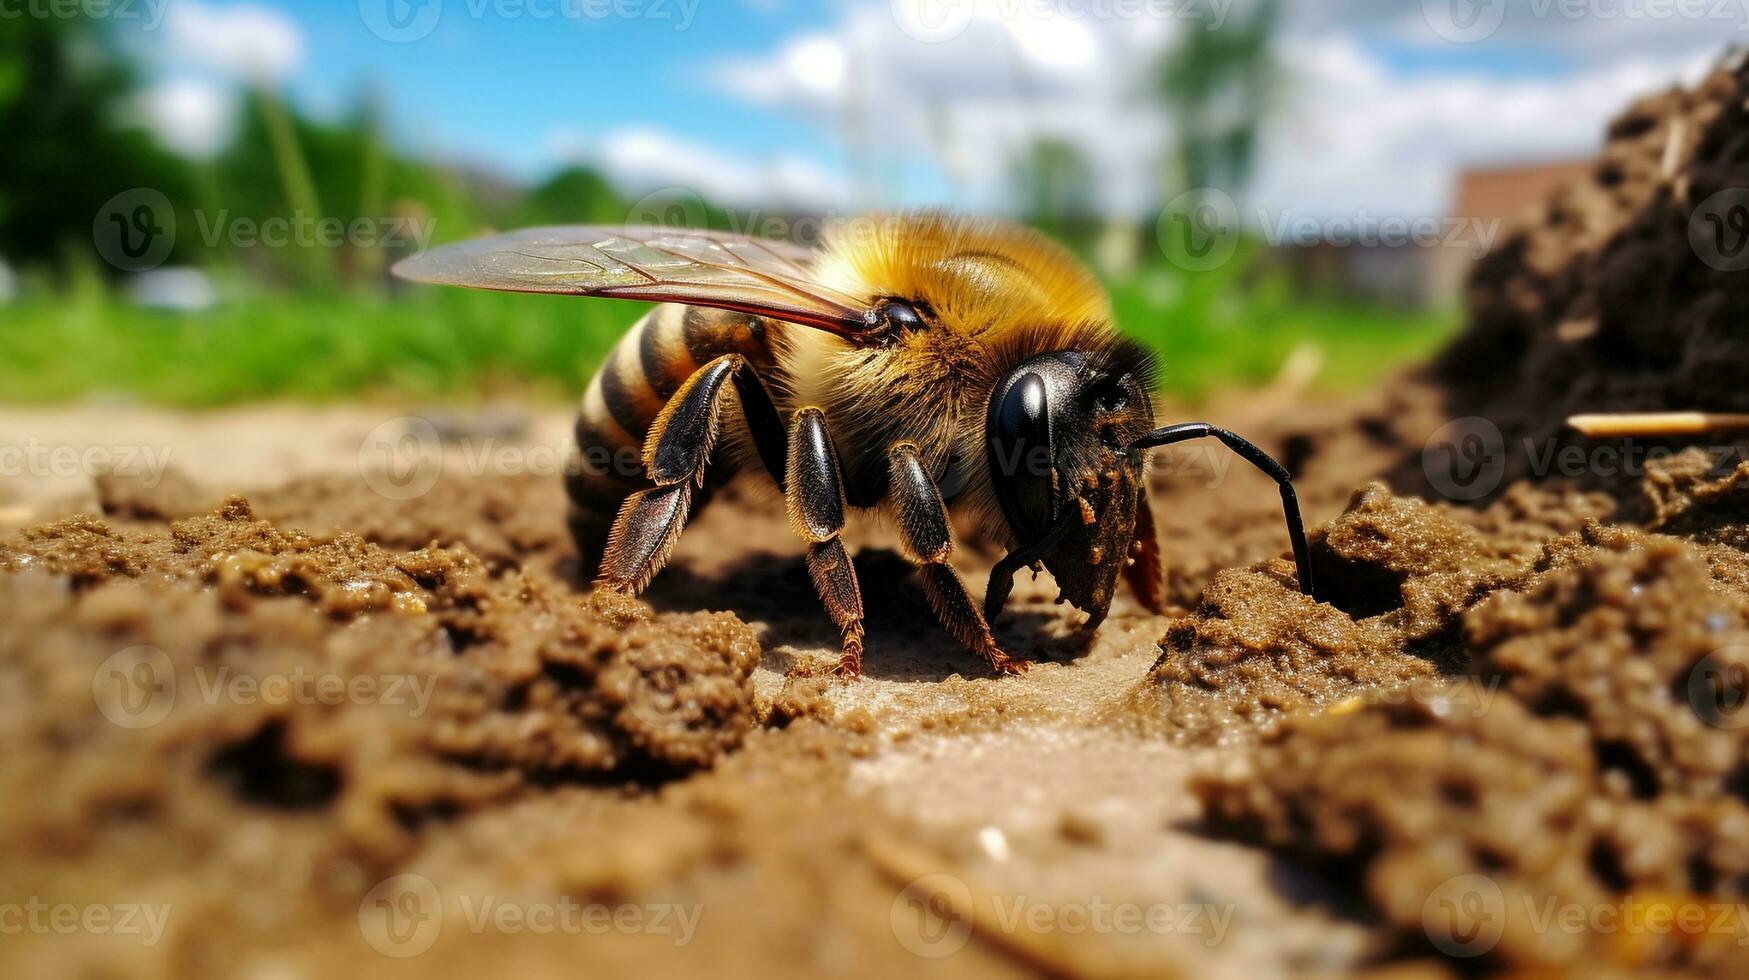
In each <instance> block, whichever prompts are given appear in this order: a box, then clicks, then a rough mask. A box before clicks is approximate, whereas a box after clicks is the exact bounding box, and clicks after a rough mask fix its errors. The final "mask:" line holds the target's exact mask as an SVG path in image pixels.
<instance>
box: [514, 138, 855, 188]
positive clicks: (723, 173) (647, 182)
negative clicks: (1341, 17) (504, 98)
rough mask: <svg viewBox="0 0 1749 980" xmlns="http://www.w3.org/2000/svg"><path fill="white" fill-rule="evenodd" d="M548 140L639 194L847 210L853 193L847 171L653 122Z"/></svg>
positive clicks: (566, 156) (552, 149)
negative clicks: (710, 141)
mask: <svg viewBox="0 0 1749 980" xmlns="http://www.w3.org/2000/svg"><path fill="white" fill-rule="evenodd" d="M546 142H547V152H548V155H549V156H550V157H552V158H553V159H555V160H558V161H561V162H576V163H585V164H589V165H592V166H595V167H598V168H600V169H601V170H602V171H603V172H605V173H606V174H607V176H608V178H609V179H611V180H612V181H613V182H614V184H615V185H616V186H618V187H621V188H623V189H625V190H626V191H628V192H630V193H633V194H647V193H650V192H653V191H658V190H669V189H674V188H679V189H682V190H686V191H690V192H692V193H695V194H698V195H699V196H701V197H703V198H704V199H705V200H707V201H710V202H712V203H718V204H723V205H727V206H731V207H756V206H781V205H789V206H796V207H809V208H844V207H846V206H847V205H848V203H849V201H850V196H851V195H850V188H849V185H848V182H847V181H846V180H845V179H844V178H843V177H842V176H841V175H839V174H837V173H835V172H833V171H831V170H829V169H827V168H824V167H821V166H819V165H818V164H815V163H813V162H812V161H809V160H806V159H803V158H801V157H798V156H795V155H793V154H785V153H780V152H774V153H772V154H770V155H768V156H763V157H760V158H758V159H751V158H747V157H741V156H737V155H735V154H731V153H724V152H723V151H721V150H719V149H717V148H715V147H710V146H706V145H704V144H702V143H696V142H691V141H688V140H684V139H681V138H679V137H676V136H674V135H673V134H670V133H667V132H664V131H662V130H659V129H654V128H648V127H632V128H623V129H615V130H611V131H609V132H607V133H605V134H602V135H601V136H600V137H594V138H592V137H590V136H589V135H588V134H586V133H581V132H578V131H577V130H574V129H559V130H555V131H554V132H553V133H552V134H551V135H550V136H549V137H548V138H547V141H546Z"/></svg>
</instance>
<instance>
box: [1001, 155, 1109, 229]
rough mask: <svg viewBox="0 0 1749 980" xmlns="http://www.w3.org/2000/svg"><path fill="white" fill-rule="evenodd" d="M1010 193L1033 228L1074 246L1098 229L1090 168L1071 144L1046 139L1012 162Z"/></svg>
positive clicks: (1084, 158)
mask: <svg viewBox="0 0 1749 980" xmlns="http://www.w3.org/2000/svg"><path fill="white" fill-rule="evenodd" d="M1011 182H1012V184H1013V188H1014V189H1013V194H1014V197H1015V199H1016V200H1017V201H1019V202H1020V206H1021V213H1022V216H1023V217H1024V218H1025V219H1026V221H1027V222H1028V223H1030V224H1032V225H1033V226H1034V227H1037V228H1039V229H1040V230H1042V231H1044V232H1045V233H1047V234H1049V235H1052V236H1054V237H1056V238H1058V239H1059V240H1061V241H1064V242H1067V243H1070V244H1072V245H1074V246H1076V247H1078V248H1079V247H1084V246H1085V245H1087V243H1088V240H1089V236H1091V235H1092V234H1093V233H1095V231H1096V229H1097V219H1096V218H1095V209H1094V205H1093V169H1092V168H1091V167H1089V166H1088V164H1087V159H1086V157H1084V156H1082V155H1081V151H1080V150H1079V149H1077V148H1076V146H1075V145H1074V144H1073V143H1070V142H1069V141H1067V140H1063V139H1054V138H1047V139H1041V140H1039V141H1037V142H1035V143H1034V144H1033V145H1032V147H1031V149H1030V150H1028V151H1027V153H1026V154H1025V155H1024V156H1022V157H1021V158H1020V159H1019V160H1017V161H1016V162H1015V165H1014V170H1013V173H1012V175H1011Z"/></svg>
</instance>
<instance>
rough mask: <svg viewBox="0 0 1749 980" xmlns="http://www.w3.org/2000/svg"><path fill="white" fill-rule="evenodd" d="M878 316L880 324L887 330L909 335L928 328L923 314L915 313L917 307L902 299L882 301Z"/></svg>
mask: <svg viewBox="0 0 1749 980" xmlns="http://www.w3.org/2000/svg"><path fill="white" fill-rule="evenodd" d="M880 314H881V320H882V322H884V323H885V324H886V325H887V327H888V328H889V329H893V330H902V331H904V332H906V333H910V332H912V331H914V330H926V329H928V328H929V324H928V323H926V322H924V319H923V314H922V313H919V312H918V311H917V307H916V306H914V305H912V304H911V303H909V302H906V301H905V300H902V299H886V300H882V301H881V305H880Z"/></svg>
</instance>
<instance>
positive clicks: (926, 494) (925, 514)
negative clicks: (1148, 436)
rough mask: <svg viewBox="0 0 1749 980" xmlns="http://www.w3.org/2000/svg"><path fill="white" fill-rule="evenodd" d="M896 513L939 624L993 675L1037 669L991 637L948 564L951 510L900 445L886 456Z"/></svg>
mask: <svg viewBox="0 0 1749 980" xmlns="http://www.w3.org/2000/svg"><path fill="white" fill-rule="evenodd" d="M887 465H888V469H889V472H890V476H891V479H890V480H889V490H888V492H889V493H890V494H891V495H892V500H893V511H894V513H895V514H896V515H897V517H898V524H899V535H900V539H901V545H902V547H903V549H904V552H905V557H906V558H907V559H909V560H911V561H912V562H914V563H915V564H916V565H917V566H918V568H919V570H920V571H921V572H922V574H923V590H924V592H925V593H927V594H928V596H929V605H930V607H931V608H933V609H934V610H935V615H936V618H938V619H940V620H941V624H942V625H943V626H945V627H947V631H948V632H949V633H952V634H953V636H954V638H955V639H957V640H959V641H960V642H961V643H963V644H965V645H966V646H967V647H969V648H971V650H972V652H973V653H976V654H978V655H979V656H981V657H983V658H984V660H985V661H987V662H988V663H989V664H990V667H991V669H992V670H996V671H998V672H1000V673H1005V674H1018V673H1021V672H1022V671H1024V670H1026V669H1027V668H1028V667H1030V666H1032V661H1030V660H1015V659H1013V658H1011V657H1009V656H1008V655H1007V654H1006V653H1003V652H1002V648H1001V647H999V646H997V645H996V638H995V637H994V636H993V635H991V633H990V624H989V623H988V622H986V621H985V619H984V614H983V613H982V612H980V611H979V610H978V606H977V603H975V602H973V601H972V597H971V596H970V595H969V594H967V592H966V585H965V583H964V582H963V581H961V580H960V576H959V573H958V572H956V571H954V568H953V566H952V565H950V564H948V562H947V556H948V555H949V554H951V553H952V552H953V528H952V527H951V526H950V525H949V524H948V519H947V504H946V503H944V502H943V501H942V499H941V490H940V489H939V488H938V487H936V485H935V480H934V479H932V478H931V477H930V476H929V471H928V470H926V469H924V468H923V461H922V459H921V458H920V454H919V452H918V450H917V447H916V446H915V445H913V444H912V443H908V442H900V443H895V444H894V445H893V447H892V448H891V449H889V450H887Z"/></svg>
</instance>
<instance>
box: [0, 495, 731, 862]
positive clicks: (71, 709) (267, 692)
mask: <svg viewBox="0 0 1749 980" xmlns="http://www.w3.org/2000/svg"><path fill="white" fill-rule="evenodd" d="M0 570H3V571H4V572H6V574H0V591H3V592H4V593H5V596H6V597H5V602H4V605H5V606H6V608H7V609H9V610H11V612H10V613H9V615H8V616H7V618H6V620H5V622H4V624H3V625H0V650H3V651H4V656H0V671H3V674H4V676H3V678H0V690H4V691H6V692H8V695H9V697H8V701H9V706H8V710H7V711H5V712H4V715H5V721H4V722H3V723H0V724H4V726H5V728H6V730H7V733H8V734H9V735H10V736H11V737H10V739H9V745H10V746H11V748H10V750H9V752H8V754H7V757H8V764H7V765H6V766H5V767H0V771H3V773H4V777H3V778H4V779H5V782H6V783H7V792H6V796H7V797H8V798H9V799H11V800H13V801H15V804H16V805H15V806H13V807H11V808H9V813H8V819H7V820H6V821H5V823H6V833H5V836H6V837H7V838H9V839H11V840H12V841H13V842H14V843H17V842H18V841H19V840H20V837H21V836H22V837H23V838H25V839H34V838H38V837H46V838H48V839H67V838H68V837H69V835H72V836H73V837H77V836H80V835H90V834H94V833H97V832H98V829H99V828H101V827H103V826H106V825H107V824H108V823H109V822H111V821H113V820H115V819H134V818H136V817H137V816H138V815H140V814H156V815H157V816H158V817H159V819H161V820H162V821H163V822H164V825H165V826H166V827H168V828H171V830H170V831H168V833H170V835H171V836H172V837H180V838H182V839H187V838H191V837H194V836H199V835H200V834H203V833H210V832H213V831H214V830H215V829H216V828H215V827H214V822H215V821H222V820H223V819H224V814H225V813H226V811H227V807H226V806H223V805H218V804H216V803H215V802H214V800H215V799H220V798H228V799H230V800H232V801H233V803H234V804H247V805H257V806H266V807H270V808H274V809H276V810H283V811H287V812H307V811H310V810H315V811H320V812H323V813H327V814H330V815H332V817H333V820H332V822H331V824H329V825H328V829H327V831H326V835H327V839H325V840H324V841H323V842H322V846H323V848H324V850H325V853H328V854H329V855H330V856H332V855H336V854H344V855H348V856H350V857H352V858H355V859H359V860H363V861H366V862H367V863H369V864H373V865H381V864H383V863H386V862H388V861H390V860H393V859H394V858H396V857H398V856H400V855H401V854H402V853H404V850H405V848H406V847H407V845H408V843H409V840H410V833H411V832H412V831H413V830H414V829H415V828H417V827H418V826H419V825H420V824H422V823H423V822H425V821H428V820H431V819H449V818H450V817H452V816H453V815H454V814H455V813H456V812H458V811H460V810H465V809H467V808H469V807H471V806H474V805H477V804H479V803H480V802H482V801H485V800H496V799H502V798H505V797H508V796H513V795H515V794H516V793H517V792H519V791H521V790H522V789H524V788H526V787H528V786H531V785H544V784H549V783H553V782H563V781H567V780H579V779H580V780H589V779H595V778H600V777H601V776H603V775H605V774H609V773H612V774H614V776H615V778H619V779H627V778H640V777H648V776H660V775H663V774H667V773H676V772H685V771H689V770H693V769H697V768H699V767H701V766H708V765H710V764H711V763H713V762H714V761H715V760H716V759H717V758H718V757H719V756H720V755H721V754H722V753H724V752H726V751H728V750H729V749H731V748H733V747H735V746H736V745H738V744H739V743H740V742H741V740H742V739H743V738H744V736H745V734H746V732H747V731H748V730H749V729H750V728H751V727H752V725H753V723H754V712H753V704H752V691H751V685H750V682H749V676H750V674H751V672H752V669H753V667H754V665H755V664H756V663H757V661H758V658H759V653H760V651H759V646H758V643H757V640H756V638H755V637H754V635H753V633H752V632H751V631H750V630H749V629H748V628H747V627H746V626H744V625H742V624H741V623H740V622H739V621H737V620H736V619H734V617H732V616H729V615H727V614H710V613H699V614H686V615H680V614H671V615H656V614H653V613H652V612H651V611H650V610H649V608H648V607H647V606H644V605H643V604H641V603H638V602H635V601H631V600H623V599H617V598H613V597H607V596H600V597H595V596H579V595H577V594H576V593H575V592H574V591H573V590H572V589H571V587H570V586H568V585H566V584H564V583H561V582H559V581H557V580H554V579H552V578H551V577H549V576H546V575H544V574H542V573H539V572H534V571H523V572H517V573H513V574H509V575H505V576H502V577H497V578H495V577H493V576H491V575H490V574H489V573H488V571H487V569H486V568H485V566H484V564H483V563H482V562H481V561H480V560H479V559H478V558H477V557H475V556H474V555H473V554H472V553H471V552H469V551H468V550H467V549H466V548H465V547H459V546H458V547H453V548H444V547H438V546H435V545H432V546H427V547H425V548H422V549H419V550H416V551H407V552H395V551H390V550H387V549H384V548H382V547H379V546H377V545H373V544H370V543H368V542H366V541H364V540H363V539H362V538H360V537H358V536H357V535H353V534H336V535H322V536H315V535H308V534H304V533H302V532H298V531H290V530H284V529H281V528H279V527H277V526H275V525H273V524H271V523H269V522H267V521H264V520H259V519H257V518H256V517H255V516H254V514H253V511H252V509H251V507H250V505H249V503H248V502H247V501H245V500H243V499H241V498H231V499H228V500H226V501H225V502H224V504H223V505H222V506H221V507H220V508H219V509H218V510H216V511H214V512H212V513H210V514H207V515H204V516H201V517H196V518H191V519H188V520H182V521H177V522H174V523H171V524H169V525H129V526H122V525H112V524H110V523H107V522H104V521H100V520H97V519H94V518H90V517H75V518H71V519H68V520H64V521H60V522H56V523H53V524H48V525H43V526H39V527H35V528H31V529H27V530H25V531H23V532H21V533H20V534H18V535H16V536H14V537H12V538H10V539H6V540H0ZM51 774H52V775H51ZM33 787H34V789H33ZM25 801H29V802H28V803H26V802H25ZM203 828H204V829H203Z"/></svg>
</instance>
